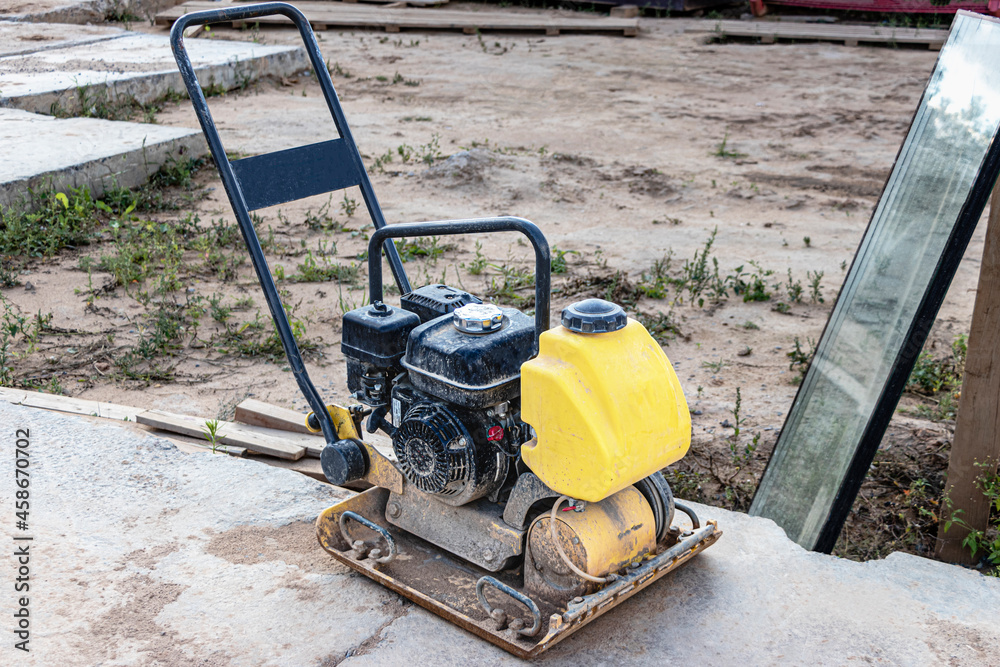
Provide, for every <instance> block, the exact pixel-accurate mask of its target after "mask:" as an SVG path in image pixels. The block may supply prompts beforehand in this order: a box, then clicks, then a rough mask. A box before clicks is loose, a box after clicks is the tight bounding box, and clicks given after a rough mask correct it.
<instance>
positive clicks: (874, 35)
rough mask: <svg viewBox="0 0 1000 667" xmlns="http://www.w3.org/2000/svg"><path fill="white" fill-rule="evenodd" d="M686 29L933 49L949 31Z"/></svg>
mask: <svg viewBox="0 0 1000 667" xmlns="http://www.w3.org/2000/svg"><path fill="white" fill-rule="evenodd" d="M685 32H707V33H712V34H715V35H718V36H720V37H757V38H759V39H760V41H761V42H763V43H764V44H773V43H774V42H775V41H777V40H779V39H792V40H818V41H825V42H843V43H844V44H845V45H846V46H857V45H858V44H861V43H869V44H873V43H878V44H926V45H927V46H928V47H929V48H931V49H940V48H941V46H942V45H944V43H945V40H947V39H948V31H947V30H934V29H930V28H901V27H889V26H881V25H880V26H874V25H873V26H867V25H829V24H820V23H787V22H783V23H779V22H776V21H701V22H699V23H698V24H697V25H695V26H692V27H688V28H687V29H686V30H685Z"/></svg>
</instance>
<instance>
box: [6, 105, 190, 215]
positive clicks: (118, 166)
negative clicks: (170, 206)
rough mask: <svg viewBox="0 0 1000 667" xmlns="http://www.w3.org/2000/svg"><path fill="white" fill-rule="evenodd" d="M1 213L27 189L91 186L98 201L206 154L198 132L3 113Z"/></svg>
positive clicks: (144, 125) (178, 128)
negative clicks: (171, 164) (173, 163)
mask: <svg viewBox="0 0 1000 667" xmlns="http://www.w3.org/2000/svg"><path fill="white" fill-rule="evenodd" d="M0 146H3V152H4V158H3V159H2V160H0V207H5V206H12V205H16V204H20V203H23V202H24V199H25V198H26V196H27V193H28V189H29V188H31V189H34V190H41V189H46V188H48V187H54V188H56V189H58V190H65V189H66V188H75V187H80V186H81V185H87V186H88V187H90V191H91V194H93V195H95V196H98V195H100V194H101V193H103V192H104V190H105V189H106V188H108V187H113V186H114V185H115V184H117V185H119V186H121V187H129V188H132V187H136V186H138V185H142V184H143V183H145V182H146V181H147V180H148V179H149V177H150V176H151V175H152V174H154V173H156V171H157V170H158V169H159V168H160V166H161V165H162V164H163V163H164V162H165V161H166V160H167V159H168V158H170V157H174V158H178V157H181V156H184V157H197V156H200V155H204V154H205V153H206V152H207V146H206V145H205V140H204V138H203V137H202V134H201V131H200V130H190V129H187V128H181V127H167V126H164V125H147V124H143V123H125V122H120V121H110V120H100V119H97V118H62V119H57V118H53V117H51V116H42V115H40V114H34V113H29V112H27V111H19V110H17V109H0Z"/></svg>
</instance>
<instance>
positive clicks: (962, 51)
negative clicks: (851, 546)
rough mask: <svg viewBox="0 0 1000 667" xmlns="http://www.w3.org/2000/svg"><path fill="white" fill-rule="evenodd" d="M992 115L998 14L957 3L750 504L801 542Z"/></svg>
mask: <svg viewBox="0 0 1000 667" xmlns="http://www.w3.org/2000/svg"><path fill="white" fill-rule="evenodd" d="M998 123H1000V22H996V21H994V20H992V19H989V18H986V17H983V16H979V15H976V14H971V13H966V12H962V13H960V14H959V15H958V16H957V17H956V19H955V22H954V23H953V25H952V31H951V35H950V37H949V38H948V42H947V44H946V45H945V46H944V48H943V49H942V51H941V55H940V57H939V59H938V63H937V67H936V69H935V70H934V73H933V74H932V75H931V78H930V81H929V83H928V85H927V89H926V90H925V91H924V96H923V99H922V100H921V102H920V106H919V108H918V110H917V113H916V115H915V116H914V119H913V123H912V125H911V126H910V131H909V134H908V135H907V137H906V140H905V141H904V143H903V147H902V148H901V149H900V152H899V155H898V157H897V159H896V164H895V167H894V168H893V171H892V174H891V175H890V177H889V180H888V182H887V184H886V187H885V191H884V192H883V193H882V199H881V201H879V204H878V207H877V208H876V209H875V213H874V215H873V216H872V221H871V223H870V225H869V227H868V230H867V232H866V233H865V237H864V239H863V240H862V243H861V246H860V248H859V249H858V253H857V256H856V257H855V260H854V264H853V266H852V267H851V271H850V273H849V274H848V276H847V279H846V280H845V283H844V287H843V289H842V291H841V294H840V298H839V299H838V301H837V305H836V306H835V308H834V310H833V313H832V314H831V316H830V321H829V322H828V324H827V328H826V330H825V331H824V333H823V337H822V339H821V340H820V342H819V345H818V346H817V351H816V355H815V357H814V359H813V362H812V366H811V367H810V369H809V371H808V372H807V374H806V377H805V378H804V380H803V383H802V386H801V388H800V389H799V393H798V395H797V396H796V399H795V403H794V404H793V406H792V409H791V411H790V413H789V416H788V420H787V421H786V423H785V427H784V429H783V430H782V432H781V435H780V437H779V439H778V443H777V445H776V446H775V450H774V454H773V455H772V457H771V461H770V462H769V464H768V468H767V470H766V472H765V473H764V476H763V478H762V479H761V483H760V487H759V489H758V491H757V495H756V497H755V498H754V502H753V505H752V507H751V509H750V513H751V514H756V515H760V516H766V517H769V518H772V519H774V520H775V522H777V523H778V525H780V526H781V527H782V528H784V529H785V532H786V533H787V534H788V536H789V537H790V538H791V539H793V540H794V541H796V542H798V543H799V544H801V545H802V546H804V547H806V548H814V546H815V544H816V542H817V539H818V537H819V535H820V532H821V530H822V529H823V526H824V525H825V524H826V522H827V520H828V518H829V517H830V512H831V509H832V507H833V504H834V501H835V499H836V497H837V494H838V493H839V492H840V491H841V488H842V484H843V483H844V479H845V477H846V475H847V473H848V469H849V468H850V466H851V462H852V460H853V458H854V456H855V453H856V451H857V448H858V445H859V442H860V440H861V438H862V435H863V434H864V432H865V429H866V428H867V427H868V425H869V421H870V420H871V418H872V415H873V412H874V410H875V407H876V404H877V403H878V401H879V398H880V396H881V395H882V393H883V390H884V389H885V387H886V383H887V381H888V379H889V376H890V374H891V373H892V371H893V369H894V367H895V365H896V363H897V357H898V355H899V354H900V352H901V350H903V348H904V346H905V345H907V343H908V340H907V338H908V334H909V332H910V328H911V325H912V324H913V322H914V318H915V317H916V315H917V312H918V309H919V307H920V304H921V302H922V300H923V299H924V296H925V294H926V293H927V290H928V287H929V285H930V283H931V280H932V279H933V278H934V277H935V276H936V273H937V271H936V269H937V266H938V262H939V261H940V260H941V257H942V255H943V254H944V252H945V248H946V245H947V244H948V241H949V238H950V237H951V234H952V232H953V229H954V228H955V226H956V223H957V221H958V218H959V213H960V211H961V209H962V207H963V204H964V203H965V201H966V198H967V197H968V196H969V192H970V190H971V189H972V186H973V183H974V182H975V179H976V177H977V174H978V173H979V169H980V167H981V165H982V164H983V160H984V158H985V156H986V153H987V151H988V149H989V148H990V145H991V142H992V140H993V137H994V135H995V134H996V131H997V125H998ZM977 217H978V216H977ZM972 224H975V223H974V221H973V223H972ZM950 278H951V276H950V275H949V276H947V277H946V278H945V279H946V280H950ZM926 333H927V332H926V331H924V332H921V333H920V334H919V335H920V342H921V343H922V341H923V337H924V336H926ZM911 344H912V343H911ZM896 400H898V396H896V397H894V398H893V399H892V401H893V405H895V401H896ZM869 463H870V462H869Z"/></svg>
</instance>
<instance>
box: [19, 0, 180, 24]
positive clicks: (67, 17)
mask: <svg viewBox="0 0 1000 667" xmlns="http://www.w3.org/2000/svg"><path fill="white" fill-rule="evenodd" d="M175 4H177V3H176V2H175V0H0V18H5V19H9V20H14V21H44V22H49V23H73V24H86V23H98V22H101V21H104V20H105V18H106V17H108V16H109V15H114V16H134V17H137V18H140V19H145V18H148V17H151V16H154V15H155V14H156V12H157V11H159V10H161V9H165V8H167V7H173V6H174V5H175Z"/></svg>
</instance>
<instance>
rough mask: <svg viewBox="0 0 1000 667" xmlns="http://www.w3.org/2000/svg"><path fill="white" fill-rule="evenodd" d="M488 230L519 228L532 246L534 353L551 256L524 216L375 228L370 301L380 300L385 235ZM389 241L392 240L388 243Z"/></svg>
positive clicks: (543, 320)
mask: <svg viewBox="0 0 1000 667" xmlns="http://www.w3.org/2000/svg"><path fill="white" fill-rule="evenodd" d="M488 232H521V233H522V234H524V235H525V236H527V237H528V240H529V241H531V245H532V246H533V247H534V249H535V353H536V354H537V353H538V339H539V337H540V336H541V335H542V332H544V331H547V330H548V328H549V310H550V305H549V304H550V299H551V292H552V267H551V264H552V258H551V255H550V252H549V243H548V241H546V240H545V236H543V235H542V231H541V230H540V229H538V227H537V226H536V225H535V223H533V222H530V221H528V220H525V219H524V218H515V217H511V216H505V217H501V218H478V219H475V220H447V221H440V222H408V223H405V224H399V225H392V226H391V227H383V228H382V229H379V230H376V232H375V233H374V234H372V237H371V239H370V240H369V241H368V292H369V300H370V301H371V303H377V302H379V301H381V300H382V247H383V245H385V240H386V239H398V238H406V237H411V236H435V235H441V236H450V235H454V234H484V233H488ZM390 245H392V244H390Z"/></svg>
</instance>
